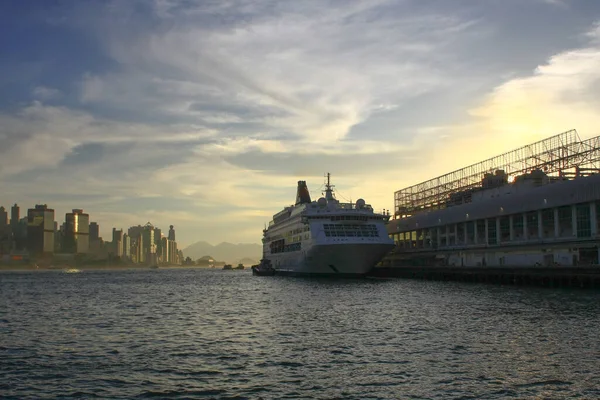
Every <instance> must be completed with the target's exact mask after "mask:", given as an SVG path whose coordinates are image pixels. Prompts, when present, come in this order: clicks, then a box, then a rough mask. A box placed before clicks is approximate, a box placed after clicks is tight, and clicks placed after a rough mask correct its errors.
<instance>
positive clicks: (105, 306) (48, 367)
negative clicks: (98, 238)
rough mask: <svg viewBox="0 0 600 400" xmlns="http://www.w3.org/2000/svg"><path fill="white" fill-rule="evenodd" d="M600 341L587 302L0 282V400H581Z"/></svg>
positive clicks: (593, 384) (598, 393)
mask: <svg viewBox="0 0 600 400" xmlns="http://www.w3.org/2000/svg"><path fill="white" fill-rule="evenodd" d="M599 329H600V293H599V292H598V291H591V290H574V289H544V288H532V287H515V286H500V285H486V284H469V283H458V282H431V281H418V280H402V279H363V280H359V279H355V280H352V279H349V280H331V279H323V280H320V279H301V278H283V277H254V276H252V275H251V273H250V271H249V270H244V271H223V270H214V269H154V270H121V271H118V270H107V271H87V270H86V271H82V272H79V273H64V272H61V271H28V272H0V338H1V340H0V398H2V399H46V398H47V399H54V398H61V399H67V398H74V399H75V398H77V399H80V398H110V399H132V398H160V399H198V398H216V399H227V398H231V399H233V398H235V399H244V398H247V399H260V398H262V399H281V398H294V399H302V398H306V399H309V398H320V399H327V398H331V399H333V398H348V399H368V398H377V399H386V398H406V399H410V398H414V399H417V398H418V399H470V398H473V399H475V398H485V399H507V398H514V399H522V398H553V399H556V398H565V399H566V398H569V399H573V398H582V399H591V398H599V397H600V362H599V361H600V359H599V357H600V341H599V340H598V335H599Z"/></svg>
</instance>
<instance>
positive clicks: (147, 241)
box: [142, 222, 156, 265]
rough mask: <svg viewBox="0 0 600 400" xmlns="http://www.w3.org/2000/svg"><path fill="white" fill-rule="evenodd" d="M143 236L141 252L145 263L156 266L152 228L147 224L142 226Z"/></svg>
mask: <svg viewBox="0 0 600 400" xmlns="http://www.w3.org/2000/svg"><path fill="white" fill-rule="evenodd" d="M142 236H143V238H144V239H143V244H144V246H143V252H144V256H145V261H146V262H147V263H148V264H151V265H152V264H156V244H155V242H154V226H152V224H151V223H150V222H148V223H147V224H146V225H145V226H144V231H143V233H142Z"/></svg>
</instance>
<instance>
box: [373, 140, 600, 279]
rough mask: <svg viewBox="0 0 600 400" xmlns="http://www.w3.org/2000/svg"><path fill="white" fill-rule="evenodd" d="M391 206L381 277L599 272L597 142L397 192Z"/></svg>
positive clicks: (522, 156) (539, 151)
mask: <svg viewBox="0 0 600 400" xmlns="http://www.w3.org/2000/svg"><path fill="white" fill-rule="evenodd" d="M394 200H395V213H394V219H392V220H390V222H389V224H388V234H389V235H390V237H392V238H393V239H394V242H395V244H396V247H395V249H394V250H393V251H392V252H391V253H390V254H389V255H388V256H387V257H386V258H385V259H384V260H383V262H382V266H384V267H388V268H389V267H392V268H394V267H405V268H408V267H410V268H421V269H422V268H423V267H428V268H432V267H436V268H437V267H455V268H477V267H497V268H503V270H505V271H507V268H529V267H546V268H550V267H551V268H560V267H573V266H579V267H581V266H584V265H586V266H588V265H589V266H595V265H598V264H599V260H600V256H599V244H600V234H599V232H600V220H599V217H598V216H599V214H600V136H597V137H594V138H591V139H587V140H581V139H580V138H579V135H578V134H577V132H576V131H575V130H571V131H568V132H564V133H561V134H559V135H556V136H552V137H550V138H548V139H545V140H541V141H539V142H536V143H533V144H530V145H527V146H523V147H521V148H519V149H516V150H513V151H510V152H507V153H504V154H501V155H499V156H496V157H492V158H490V159H488V160H485V161H482V162H480V163H477V164H473V165H470V166H468V167H465V168H462V169H459V170H457V171H454V172H450V173H448V174H445V175H442V176H439V177H437V178H434V179H431V180H428V181H426V182H422V183H419V184H417V185H413V186H410V187H408V188H405V189H402V190H399V191H397V192H395V193H394ZM599 269H600V268H599ZM430 271H433V270H431V269H430ZM536 271H538V272H539V270H536Z"/></svg>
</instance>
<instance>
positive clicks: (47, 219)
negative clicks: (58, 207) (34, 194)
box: [13, 204, 54, 256]
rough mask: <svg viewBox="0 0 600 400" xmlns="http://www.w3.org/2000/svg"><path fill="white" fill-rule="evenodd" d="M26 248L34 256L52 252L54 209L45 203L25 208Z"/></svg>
mask: <svg viewBox="0 0 600 400" xmlns="http://www.w3.org/2000/svg"><path fill="white" fill-rule="evenodd" d="M13 209H14V207H13ZM27 249H28V250H29V252H30V253H31V254H32V255H34V256H42V255H49V254H53V253H54V210H53V209H51V208H48V206H47V205H46V204H37V205H36V206H35V208H30V209H29V210H27Z"/></svg>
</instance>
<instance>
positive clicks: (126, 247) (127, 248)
mask: <svg viewBox="0 0 600 400" xmlns="http://www.w3.org/2000/svg"><path fill="white" fill-rule="evenodd" d="M123 257H124V258H127V259H130V258H131V238H130V237H129V235H128V234H126V233H124V234H123Z"/></svg>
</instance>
